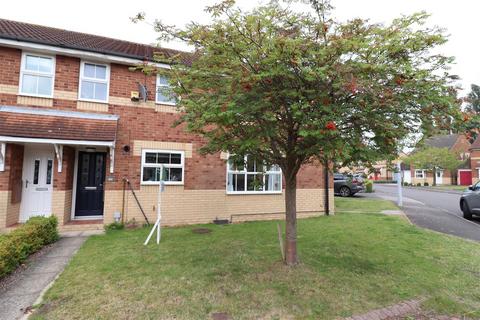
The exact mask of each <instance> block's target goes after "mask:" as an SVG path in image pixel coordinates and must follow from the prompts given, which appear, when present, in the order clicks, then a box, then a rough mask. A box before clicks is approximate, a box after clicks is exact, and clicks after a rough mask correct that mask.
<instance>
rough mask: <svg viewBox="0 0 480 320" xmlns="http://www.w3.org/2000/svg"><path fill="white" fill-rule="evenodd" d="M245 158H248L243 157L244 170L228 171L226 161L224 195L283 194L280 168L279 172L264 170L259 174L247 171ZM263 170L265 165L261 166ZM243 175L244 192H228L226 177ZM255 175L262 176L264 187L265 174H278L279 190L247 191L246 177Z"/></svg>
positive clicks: (228, 165)
mask: <svg viewBox="0 0 480 320" xmlns="http://www.w3.org/2000/svg"><path fill="white" fill-rule="evenodd" d="M247 158H248V156H245V157H244V161H245V165H244V170H230V168H229V167H230V164H229V161H230V159H228V160H227V162H226V172H227V174H226V177H225V191H226V194H227V195H242V194H243V195H245V194H252V195H262V194H263V195H265V194H282V193H283V172H282V168H280V167H278V168H279V171H270V170H266V171H263V172H259V171H256V172H254V171H247V165H246V164H247ZM263 166H264V168H265V166H266V165H265V164H264V165H263ZM230 173H231V174H243V175H244V176H245V178H244V180H245V190H244V191H233V190H232V191H230V190H228V175H229V174H230ZM249 174H250V175H255V174H262V175H263V186H265V176H266V175H267V174H278V175H279V176H280V190H274V191H265V190H262V191H248V190H247V182H248V181H247V180H248V179H247V176H248V175H249Z"/></svg>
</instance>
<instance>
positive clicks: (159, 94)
mask: <svg viewBox="0 0 480 320" xmlns="http://www.w3.org/2000/svg"><path fill="white" fill-rule="evenodd" d="M155 102H156V103H159V104H168V105H172V106H174V105H176V104H177V99H176V97H175V95H174V93H173V91H172V88H171V87H170V83H169V79H168V77H166V76H164V75H160V74H159V75H157V86H156V96H155Z"/></svg>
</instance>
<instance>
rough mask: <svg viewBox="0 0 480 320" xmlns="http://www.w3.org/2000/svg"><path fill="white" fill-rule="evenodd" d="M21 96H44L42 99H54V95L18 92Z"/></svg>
mask: <svg viewBox="0 0 480 320" xmlns="http://www.w3.org/2000/svg"><path fill="white" fill-rule="evenodd" d="M18 95H19V96H20V97H29V98H42V99H53V95H51V96H45V95H41V94H32V93H22V92H20V93H18Z"/></svg>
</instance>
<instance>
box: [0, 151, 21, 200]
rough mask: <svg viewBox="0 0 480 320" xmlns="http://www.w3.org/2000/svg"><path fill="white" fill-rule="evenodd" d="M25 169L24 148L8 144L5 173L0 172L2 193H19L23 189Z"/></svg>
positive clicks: (0, 189)
mask: <svg viewBox="0 0 480 320" xmlns="http://www.w3.org/2000/svg"><path fill="white" fill-rule="evenodd" d="M22 169H23V146H22V145H18V144H11V143H8V144H7V147H6V154H5V171H2V172H0V191H6V190H10V191H18V190H16V188H17V187H18V184H20V187H21V180H22ZM20 191H21V188H20Z"/></svg>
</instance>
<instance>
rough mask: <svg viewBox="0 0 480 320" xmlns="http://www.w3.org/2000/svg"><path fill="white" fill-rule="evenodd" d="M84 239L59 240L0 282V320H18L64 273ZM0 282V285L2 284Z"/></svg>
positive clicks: (75, 237) (69, 238)
mask: <svg viewBox="0 0 480 320" xmlns="http://www.w3.org/2000/svg"><path fill="white" fill-rule="evenodd" d="M85 240H86V237H84V236H72V237H62V238H60V240H58V241H57V242H56V243H54V244H52V245H51V246H49V247H47V248H44V249H42V250H43V252H42V250H41V251H40V252H39V253H38V254H34V255H33V256H32V257H31V258H29V259H28V260H27V262H26V263H25V266H22V267H20V268H19V269H18V270H17V271H15V272H14V273H13V274H11V275H10V276H7V277H6V278H4V279H2V280H0V320H12V319H21V318H23V317H24V316H25V311H26V310H28V309H29V307H31V306H32V305H33V304H34V303H35V301H36V300H37V299H38V298H39V296H40V295H41V294H42V292H43V291H44V289H45V288H46V287H47V286H48V285H49V284H50V283H51V282H52V281H54V280H55V278H56V277H57V276H58V275H59V274H60V273H61V272H62V271H63V270H64V269H65V266H66V265H67V264H68V262H69V261H70V259H71V258H72V256H73V255H74V254H75V253H76V252H77V250H78V249H79V248H80V247H81V246H82V244H83V243H84V242H85ZM2 282H3V283H2Z"/></svg>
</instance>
